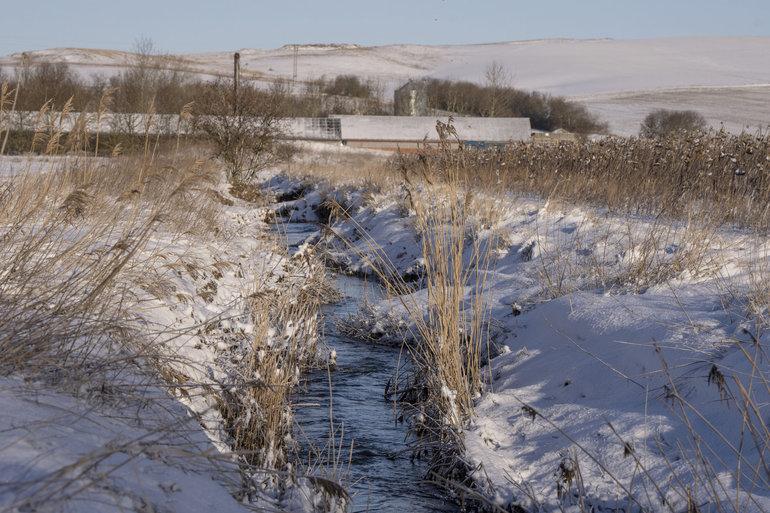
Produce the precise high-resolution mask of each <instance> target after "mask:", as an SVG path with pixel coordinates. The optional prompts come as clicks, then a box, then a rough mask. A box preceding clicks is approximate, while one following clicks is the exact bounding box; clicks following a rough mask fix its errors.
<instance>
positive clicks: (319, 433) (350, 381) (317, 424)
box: [276, 223, 459, 513]
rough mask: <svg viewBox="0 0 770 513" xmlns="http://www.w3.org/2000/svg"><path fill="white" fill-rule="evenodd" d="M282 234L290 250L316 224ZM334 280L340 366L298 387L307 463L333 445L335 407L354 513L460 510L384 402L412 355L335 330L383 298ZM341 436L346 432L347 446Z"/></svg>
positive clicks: (333, 341)
mask: <svg viewBox="0 0 770 513" xmlns="http://www.w3.org/2000/svg"><path fill="white" fill-rule="evenodd" d="M276 230H277V231H278V232H279V233H282V234H284V235H285V236H286V238H287V241H288V245H289V248H290V249H291V248H296V246H297V245H298V244H301V243H302V242H303V241H304V240H305V239H306V238H307V236H308V235H310V234H311V233H313V232H314V231H315V230H316V226H315V225H313V224H300V223H296V224H282V225H276ZM334 281H335V284H336V286H337V288H338V289H339V290H340V292H342V294H343V295H344V296H345V298H344V299H343V300H342V301H341V302H340V303H337V304H333V305H327V306H325V307H323V314H324V318H325V320H324V342H325V344H326V345H327V346H328V347H329V348H330V349H333V350H335V351H336V353H337V366H336V369H335V370H334V371H332V372H331V373H329V372H328V371H327V370H325V369H324V370H318V371H313V372H311V373H309V375H308V376H307V380H306V382H305V384H304V386H302V387H300V390H299V391H298V393H297V395H296V396H295V398H294V399H295V403H296V405H297V406H296V408H295V415H294V417H295V421H296V423H297V428H296V430H295V438H296V439H297V440H298V441H299V442H300V443H301V444H303V446H304V447H305V450H304V451H303V452H304V453H305V456H306V457H307V453H308V452H312V449H309V448H310V447H316V448H320V449H323V448H325V447H328V446H329V440H330V436H329V433H330V421H329V411H330V402H331V406H332V408H331V411H332V414H333V422H334V429H335V432H336V441H335V446H336V447H338V449H337V452H340V453H341V454H342V455H341V456H340V458H339V460H340V464H341V466H342V467H343V475H345V474H347V475H348V480H347V481H346V482H345V486H346V489H347V490H348V492H349V493H350V494H351V495H352V496H353V505H352V507H351V508H350V511H351V512H365V511H372V512H375V511H376V512H403V513H407V512H416V513H419V512H437V511H441V512H454V511H458V510H459V508H458V507H457V506H456V504H455V503H454V502H452V501H451V499H448V498H447V497H446V496H445V494H444V493H443V491H442V490H441V489H439V488H438V487H436V486H435V485H433V484H430V483H426V482H424V481H423V478H424V476H425V473H426V466H425V464H424V463H423V462H420V461H415V462H412V461H411V458H410V456H411V452H410V450H409V447H408V445H407V440H406V436H407V432H406V426H405V425H403V424H400V423H398V422H396V417H397V413H396V412H395V410H394V406H393V404H392V403H391V402H389V401H387V400H386V399H385V397H384V394H383V392H384V389H385V385H386V383H387V382H388V380H389V379H391V378H392V377H393V376H394V375H395V374H396V371H397V368H398V367H399V365H401V366H402V368H403V365H404V361H405V359H406V355H404V354H402V353H401V351H400V350H399V349H398V348H392V347H380V346H375V345H372V344H369V343H366V342H361V341H355V340H350V339H347V338H345V337H344V336H341V335H340V334H339V333H338V332H337V330H336V328H335V325H334V319H335V318H340V317H343V316H347V315H348V314H349V313H352V312H356V311H357V310H358V307H359V305H360V303H361V302H362V301H363V300H364V299H365V298H367V297H368V298H372V299H375V298H377V297H381V294H382V291H381V289H380V287H379V285H377V284H372V283H367V282H366V281H364V280H362V279H360V278H356V277H350V276H344V275H339V274H337V275H335V277H334ZM330 380H331V382H330ZM330 385H331V394H330ZM340 432H344V437H343V441H342V444H340V440H339V436H340ZM351 442H352V444H353V449H352V456H351V451H350V446H351ZM340 445H341V447H339V446H340ZM311 459H312V458H311Z"/></svg>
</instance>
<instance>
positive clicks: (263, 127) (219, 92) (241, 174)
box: [197, 80, 287, 182]
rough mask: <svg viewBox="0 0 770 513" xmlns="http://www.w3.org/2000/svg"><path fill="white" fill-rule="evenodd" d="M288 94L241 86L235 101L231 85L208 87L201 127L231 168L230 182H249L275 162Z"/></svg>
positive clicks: (223, 82) (277, 89) (218, 83)
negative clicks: (257, 173) (265, 91)
mask: <svg viewBox="0 0 770 513" xmlns="http://www.w3.org/2000/svg"><path fill="white" fill-rule="evenodd" d="M286 95H287V93H286V90H285V88H284V87H283V86H282V85H280V84H277V85H274V86H273V88H272V89H271V90H270V94H264V92H262V91H259V90H257V89H256V88H255V87H253V86H250V85H242V86H241V87H239V89H238V93H237V97H235V95H234V92H233V87H232V82H230V81H229V80H217V81H216V82H214V83H212V84H209V85H208V86H207V87H206V89H205V92H204V94H203V97H202V98H201V101H200V104H201V107H200V112H204V113H206V114H200V115H198V117H197V124H198V126H199V127H200V128H201V129H202V130H203V131H204V132H205V133H206V134H207V135H208V136H209V138H210V139H211V141H212V142H213V143H214V145H215V148H216V149H215V151H216V155H217V156H218V157H220V158H222V160H224V162H226V163H227V165H228V177H229V179H230V181H231V182H239V181H243V180H248V179H249V178H251V177H252V176H254V174H255V173H256V172H257V171H259V170H260V169H263V168H265V167H267V166H269V165H271V164H273V163H275V162H277V160H278V157H279V150H280V146H279V144H278V143H277V138H278V137H279V136H280V134H281V133H282V127H281V120H282V116H283V112H284V111H283V106H284V103H285V101H286Z"/></svg>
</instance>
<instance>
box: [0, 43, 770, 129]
mask: <svg viewBox="0 0 770 513" xmlns="http://www.w3.org/2000/svg"><path fill="white" fill-rule="evenodd" d="M296 49H297V51H296V53H297V78H298V79H299V80H308V79H311V78H317V77H320V76H323V75H326V76H335V75H339V74H344V73H355V74H357V75H362V76H366V77H370V78H373V79H376V80H379V81H380V82H381V83H382V84H383V86H384V89H385V91H386V93H389V92H391V91H392V90H393V89H394V88H395V87H397V85H398V84H400V83H401V82H403V81H405V80H407V79H409V78H414V77H423V76H430V77H439V78H449V79H457V80H471V81H482V80H483V76H484V70H485V68H486V67H487V66H488V65H489V64H490V63H492V62H493V61H496V62H499V63H500V64H502V65H503V66H504V67H505V68H506V69H507V70H508V72H509V73H510V75H511V83H512V85H514V86H516V87H520V88H523V89H531V90H539V91H543V92H547V93H552V94H559V95H565V96H568V97H573V98H577V99H580V100H582V101H585V102H586V103H587V104H588V105H589V106H590V107H591V108H592V109H594V110H596V111H597V112H598V113H600V114H602V115H603V116H604V117H605V119H607V120H608V121H609V122H610V123H611V126H612V127H613V129H614V130H615V131H618V132H621V133H628V132H633V131H635V130H636V128H637V126H638V121H639V120H640V119H641V117H642V114H643V113H646V112H647V111H648V110H649V109H651V108H656V107H658V106H666V107H669V108H671V107H676V106H677V105H679V104H682V105H683V106H686V107H687V108H695V109H698V110H703V111H704V114H705V115H706V116H707V117H708V118H709V120H710V121H711V122H712V123H714V124H716V125H718V124H719V123H720V122H727V124H728V126H729V127H730V128H732V129H740V128H741V127H742V126H744V125H747V124H748V125H750V126H757V125H758V124H762V123H764V124H768V123H770V111H768V109H767V107H763V105H766V104H767V103H768V100H770V37H764V38H661V39H643V40H607V39H601V40H566V39H550V40H538V41H520V42H505V43H494V44H480V45H455V46H421V45H390V46H375V47H364V46H357V45H298V46H297V47H296ZM240 52H241V56H242V66H243V69H244V73H245V74H246V75H250V76H252V77H254V78H258V79H262V80H272V79H276V78H291V77H292V75H293V69H294V55H295V47H294V45H287V46H284V47H281V48H278V49H272V50H258V49H242V50H240ZM29 54H30V55H31V56H32V58H33V59H36V60H46V61H65V62H68V63H70V64H71V65H72V66H73V67H75V68H76V69H78V71H80V72H81V73H83V74H88V75H92V74H96V73H100V74H103V75H109V74H110V73H113V72H114V71H115V70H117V69H120V68H122V67H124V66H126V65H127V64H129V63H130V62H131V57H132V56H131V54H130V53H126V52H119V51H111V50H86V49H72V48H62V49H52V50H43V51H35V52H29ZM20 59H21V54H14V55H11V56H8V57H5V58H1V59H0V66H2V67H9V66H13V65H15V64H16V63H17V62H18V61H19V60H20ZM168 65H170V66H174V67H183V68H187V69H190V70H191V71H194V72H196V73H201V74H212V75H217V74H228V73H230V71H231V69H232V54H231V53H229V52H219V53H203V54H188V55H182V56H179V59H177V60H174V61H169V64H168ZM747 86H752V91H753V95H754V96H752V98H751V99H749V100H747V99H746V97H745V95H743V96H741V94H739V93H736V91H734V88H741V90H743V89H745V88H746V87H747ZM710 89H717V90H718V91H717V94H718V98H716V99H715V98H714V95H713V94H706V95H704V94H703V93H704V90H705V91H708V90H710ZM651 93H652V94H651ZM640 94H642V95H643V96H644V98H643V99H642V100H640V98H639V95H640ZM661 94H662V96H661ZM757 95H758V96H757ZM624 105H628V106H629V110H625V109H624ZM757 109H759V110H757Z"/></svg>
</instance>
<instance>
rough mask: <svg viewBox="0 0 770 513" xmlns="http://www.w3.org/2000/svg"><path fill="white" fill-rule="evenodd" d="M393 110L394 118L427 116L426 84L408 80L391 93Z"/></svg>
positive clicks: (422, 81)
mask: <svg viewBox="0 0 770 513" xmlns="http://www.w3.org/2000/svg"><path fill="white" fill-rule="evenodd" d="M393 110H394V113H395V115H396V116H427V115H428V114H430V109H429V107H428V82H427V81H425V80H410V81H409V82H407V83H406V84H404V85H402V86H401V87H399V88H398V89H396V91H395V92H394V93H393Z"/></svg>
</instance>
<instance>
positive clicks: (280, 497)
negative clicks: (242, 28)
mask: <svg viewBox="0 0 770 513" xmlns="http://www.w3.org/2000/svg"><path fill="white" fill-rule="evenodd" d="M24 159H25V161H24V162H22V161H20V160H19V158H17V157H3V158H2V159H0V169H3V170H4V171H5V172H8V173H11V174H14V173H16V172H19V171H18V170H16V166H21V168H22V169H21V171H22V172H27V173H30V172H31V175H33V176H34V175H35V174H36V173H42V172H46V171H51V170H53V169H60V170H66V169H69V167H70V166H71V165H75V163H76V161H75V160H74V159H66V158H59V159H56V158H49V157H39V158H35V157H25V158H24ZM99 160H100V161H102V160H104V159H99ZM81 164H82V163H81ZM97 167H98V166H97ZM213 187H214V189H215V190H216V192H213V191H212V192H211V194H214V195H217V198H218V199H217V201H219V202H220V203H221V205H220V206H221V209H219V212H218V215H217V219H216V228H215V230H213V232H209V233H207V234H206V236H205V237H202V236H201V235H200V234H199V233H197V232H196V231H195V230H194V229H193V226H192V225H190V226H187V227H186V230H184V231H183V232H180V231H177V230H173V229H167V228H160V229H158V230H156V231H154V232H153V233H152V236H151V237H150V239H149V240H148V241H147V242H146V244H144V245H143V246H142V247H141V249H140V250H139V251H138V253H137V254H136V255H135V256H134V260H133V261H135V262H138V263H137V264H136V266H135V267H134V266H127V267H126V268H125V269H126V271H125V272H124V274H125V276H123V275H121V277H120V278H119V279H120V280H124V281H125V286H126V288H127V291H128V293H127V294H126V298H125V299H124V300H123V301H125V303H126V305H127V306H126V308H128V312H127V316H128V317H127V320H126V321H125V323H126V324H125V325H121V326H117V325H116V326H115V327H114V328H110V327H109V326H106V327H104V329H105V331H106V332H107V333H108V334H112V333H113V332H112V331H110V330H116V331H115V337H118V339H119V340H123V339H122V338H119V337H127V336H130V337H131V339H130V344H126V345H121V344H120V343H118V342H117V341H112V340H111V338H110V337H107V338H106V339H105V340H103V341H102V342H101V344H98V345H96V346H95V347H94V348H92V349H90V350H89V351H88V353H87V354H80V353H78V352H77V349H76V348H71V352H70V353H67V354H68V357H69V358H71V359H74V360H79V359H80V358H83V362H81V366H80V367H76V369H77V370H76V371H72V370H70V369H71V368H72V366H73V364H72V363H70V364H69V365H65V364H64V363H63V362H62V365H59V363H58V362H52V366H51V368H50V369H48V370H45V369H46V367H45V366H44V367H42V368H43V369H44V370H43V371H40V370H34V371H30V370H29V369H25V368H24V367H23V366H21V367H20V368H18V369H17V370H16V371H14V372H13V373H12V374H10V375H5V374H4V375H3V376H2V377H0V410H2V412H3V414H2V415H0V510H2V511H51V512H54V511H56V512H60V511H61V512H86V511H87V512H99V513H102V512H113V511H114V512H120V511H143V512H151V511H152V512H161V511H179V512H182V511H184V512H196V511H199V512H209V511H214V510H216V511H222V512H240V511H252V510H253V508H254V507H257V506H258V507H261V508H268V509H270V510H283V509H284V508H286V509H288V510H291V511H306V510H308V509H310V508H311V507H312V503H313V501H314V500H315V499H314V497H315V495H314V492H313V491H312V490H311V488H312V487H309V486H306V485H305V481H303V479H302V477H299V478H297V479H296V481H291V482H293V483H295V486H292V485H291V483H290V481H287V480H286V479H283V478H282V479H280V481H281V483H283V484H282V485H281V490H279V489H278V486H277V485H275V486H273V485H270V486H268V485H267V484H265V486H263V485H262V484H263V483H275V482H277V481H275V476H277V475H278V474H276V473H275V472H276V471H284V470H286V469H282V468H273V469H270V468H269V466H270V463H269V462H270V458H271V455H270V454H268V453H269V451H272V450H276V451H277V450H278V448H275V449H274V448H266V453H265V458H264V460H265V461H266V463H265V466H266V467H268V468H267V470H265V471H264V473H263V471H261V470H257V471H254V472H257V473H253V474H251V475H249V474H250V472H249V471H246V470H245V469H246V468H248V467H246V466H244V465H243V464H242V461H240V460H239V456H238V450H239V448H238V447H234V446H233V442H232V439H231V437H230V435H229V434H228V432H227V431H226V429H225V428H226V425H225V423H224V421H223V418H222V414H221V411H222V409H221V405H220V404H219V402H220V401H222V396H221V394H219V393H217V392H216V391H217V390H221V389H224V390H226V391H227V392H228V393H232V394H237V393H239V390H238V387H240V386H244V385H243V382H244V380H246V379H249V380H251V379H254V378H253V377H252V376H251V375H249V376H246V375H241V371H239V362H240V361H241V360H244V359H245V358H247V357H249V355H251V352H252V349H253V345H252V344H253V343H254V340H255V337H258V340H260V341H265V342H266V343H267V344H275V347H276V349H275V350H278V348H279V347H281V346H280V340H282V338H281V337H283V336H284V334H283V333H282V332H281V331H280V330H281V329H282V328H283V325H282V324H281V321H280V320H277V319H275V320H273V319H271V320H270V322H271V323H272V322H273V321H275V324H274V326H275V328H276V329H277V330H278V332H277V333H273V334H272V335H271V333H272V332H270V333H267V332H266V333H261V332H260V333H256V332H255V331H256V330H255V326H254V323H255V320H254V316H255V315H256V314H255V313H254V311H253V306H252V304H253V303H252V301H254V299H253V295H254V294H266V293H268V291H271V290H274V288H275V287H277V286H278V285H277V282H278V281H279V280H280V281H281V284H280V288H281V289H282V290H286V291H289V293H291V291H292V290H294V289H293V288H292V287H294V285H296V287H297V290H299V288H300V287H302V288H303V289H304V288H307V286H308V285H307V280H308V279H309V277H310V276H311V273H310V272H309V269H308V267H307V266H308V263H307V262H309V260H304V259H303V260H301V261H300V260H297V259H291V258H290V257H288V255H287V254H286V251H285V248H284V249H281V246H280V244H276V241H275V240H274V238H273V236H271V235H270V234H269V233H268V232H269V229H268V227H267V225H266V224H265V222H264V221H263V217H264V211H263V210H262V209H261V208H259V207H258V206H256V205H254V204H250V203H246V202H244V201H241V200H238V199H236V198H234V197H232V196H230V194H229V192H228V187H227V185H226V184H225V183H219V184H215V185H214V186H213ZM167 214H168V212H167ZM78 222H79V223H81V224H85V223H86V222H87V221H82V220H80V221H78ZM188 230H189V231H188ZM97 243H101V244H115V245H116V246H117V244H119V243H120V242H119V241H117V240H116V241H112V242H111V241H109V240H99V241H97ZM91 250H92V251H94V252H99V251H103V250H102V249H100V248H99V247H96V248H92V249H91ZM51 265H55V263H52V264H51ZM287 287H288V288H287ZM11 293H12V290H11V286H10V285H8V284H7V283H5V280H4V284H3V294H4V295H7V294H11ZM273 297H274V298H277V297H279V294H277V293H276V294H273ZM73 301H74V300H73ZM105 322H106V321H105ZM288 322H292V321H291V319H288ZM307 322H308V323H310V324H312V325H313V326H314V325H315V322H316V319H315V318H309V319H308V320H307ZM271 326H272V324H271ZM12 328H13V323H10V324H7V323H4V324H3V329H4V330H9V329H12ZM262 328H264V325H262ZM53 329H55V328H53ZM73 329H75V328H73ZM291 329H292V333H299V332H300V331H301V330H302V329H303V327H302V324H301V323H300V324H299V325H298V324H297V323H295V324H294V325H293V327H292V328H291ZM126 334H129V335H126ZM3 336H5V335H3ZM19 336H20V337H22V338H21V339H20V340H22V341H25V342H26V339H25V338H24V337H25V335H24V334H22V335H19ZM285 336H286V337H290V336H292V335H290V334H287V335H285ZM298 339H299V337H298ZM130 347H137V348H139V349H136V352H132V351H134V350H133V349H129V348H130ZM306 350H307V351H312V350H314V346H313V347H312V348H310V347H309V348H307V349H306ZM76 354H77V356H75V355H76ZM145 354H147V355H150V356H148V358H147V359H145V356H144V355H145ZM240 393H245V392H244V391H240ZM255 414H256V413H255Z"/></svg>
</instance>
